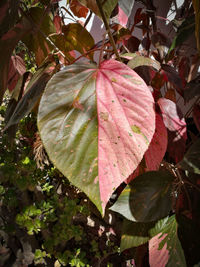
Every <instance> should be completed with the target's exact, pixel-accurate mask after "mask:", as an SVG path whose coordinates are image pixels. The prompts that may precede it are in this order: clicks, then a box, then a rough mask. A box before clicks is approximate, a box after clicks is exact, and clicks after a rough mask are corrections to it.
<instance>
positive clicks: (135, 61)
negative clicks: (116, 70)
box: [121, 53, 161, 70]
mask: <svg viewBox="0 0 200 267" xmlns="http://www.w3.org/2000/svg"><path fill="white" fill-rule="evenodd" d="M121 57H124V58H132V59H131V60H130V61H129V62H128V66H129V67H130V68H131V69H135V68H137V67H140V66H148V67H153V68H154V69H156V70H160V68H161V66H160V63H159V62H158V61H157V60H154V59H152V58H148V57H144V56H140V55H137V54H136V53H125V54H123V55H122V56H121Z"/></svg>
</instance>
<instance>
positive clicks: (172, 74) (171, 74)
mask: <svg viewBox="0 0 200 267" xmlns="http://www.w3.org/2000/svg"><path fill="white" fill-rule="evenodd" d="M161 67H162V70H164V72H165V74H166V76H167V79H168V81H169V82H170V83H171V84H173V86H174V88H175V89H176V90H177V92H178V93H179V94H180V95H183V91H182V90H183V84H182V80H181V77H180V76H179V73H178V72H177V71H176V70H175V68H173V67H172V66H169V65H167V64H162V65H161Z"/></svg>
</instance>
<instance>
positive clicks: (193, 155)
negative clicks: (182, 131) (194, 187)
mask: <svg viewBox="0 0 200 267" xmlns="http://www.w3.org/2000/svg"><path fill="white" fill-rule="evenodd" d="M178 166H179V167H181V168H182V169H183V170H187V171H189V172H193V173H196V174H200V139H198V140H197V141H196V142H195V143H194V144H193V145H192V146H191V147H190V148H189V149H188V151H187V153H186V154H185V156H184V158H183V160H182V161H181V162H179V164H178Z"/></svg>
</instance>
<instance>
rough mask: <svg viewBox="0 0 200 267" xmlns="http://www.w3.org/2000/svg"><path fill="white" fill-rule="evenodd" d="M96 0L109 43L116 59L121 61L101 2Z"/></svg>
mask: <svg viewBox="0 0 200 267" xmlns="http://www.w3.org/2000/svg"><path fill="white" fill-rule="evenodd" d="M96 2H97V6H98V8H99V12H100V14H101V17H102V19H103V22H104V25H105V28H106V31H107V32H108V36H109V39H110V43H111V45H112V47H113V50H114V53H115V55H116V57H117V59H118V60H119V61H121V59H120V56H119V53H118V51H117V47H116V44H115V41H114V39H113V36H112V33H111V31H110V27H109V25H108V22H107V19H106V16H105V13H104V11H103V8H102V6H101V2H100V0H96Z"/></svg>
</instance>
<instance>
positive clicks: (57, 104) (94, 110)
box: [38, 60, 155, 214]
mask: <svg viewBox="0 0 200 267" xmlns="http://www.w3.org/2000/svg"><path fill="white" fill-rule="evenodd" d="M38 127H39V130H40V134H41V138H42V140H43V143H44V145H45V148H46V150H47V153H48V155H49V157H50V159H51V161H52V162H53V163H54V165H55V166H56V167H57V168H58V169H59V170H60V171H61V172H62V173H63V174H64V175H65V176H66V177H67V178H68V179H69V180H70V182H71V183H72V184H74V185H75V186H77V187H78V188H80V189H81V190H82V191H83V192H85V193H86V195H87V196H88V197H89V198H90V199H91V200H92V201H93V202H94V204H95V205H96V206H97V208H98V209H99V211H100V212H101V213H102V214H104V211H105V207H106V204H107V202H108V201H109V198H110V197H111V195H112V193H113V192H114V190H115V189H116V188H117V187H118V186H119V185H120V184H121V183H122V182H123V181H124V180H126V179H127V177H128V176H129V175H130V174H131V173H132V172H133V171H134V170H135V169H136V168H137V166H138V165H139V163H140V161H141V160H142V158H143V155H144V153H145V152H146V150H147V149H148V146H149V144H150V142H151V139H152V137H153V134H154V131H155V111H154V100H153V97H152V95H151V92H150V91H149V89H148V87H147V85H146V84H145V83H144V81H143V80H142V79H141V78H140V77H139V76H138V75H137V74H136V73H135V72H134V71H133V70H131V69H130V68H129V67H127V66H126V65H124V64H123V63H120V62H118V61H115V60H107V61H104V62H102V63H101V64H100V66H99V67H98V66H97V65H95V64H86V63H78V64H73V65H70V66H67V67H66V68H65V69H64V70H62V71H60V72H59V73H57V74H56V75H54V77H53V78H52V79H51V80H50V81H49V83H48V84H47V87H46V89H45V92H44V94H43V97H42V99H41V102H40V108H39V116H38Z"/></svg>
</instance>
